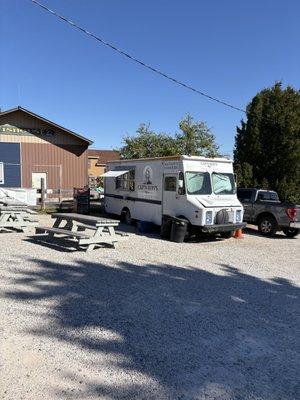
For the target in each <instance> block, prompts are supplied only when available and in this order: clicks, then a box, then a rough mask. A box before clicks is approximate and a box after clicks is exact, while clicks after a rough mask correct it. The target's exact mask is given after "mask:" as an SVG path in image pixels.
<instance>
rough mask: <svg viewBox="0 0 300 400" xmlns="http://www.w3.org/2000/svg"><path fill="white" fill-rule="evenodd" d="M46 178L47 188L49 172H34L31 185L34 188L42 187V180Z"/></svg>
mask: <svg viewBox="0 0 300 400" xmlns="http://www.w3.org/2000/svg"><path fill="white" fill-rule="evenodd" d="M42 179H44V182H45V189H47V172H32V175H31V186H32V188H33V189H41V180H42Z"/></svg>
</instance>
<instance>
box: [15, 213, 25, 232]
mask: <svg viewBox="0 0 300 400" xmlns="http://www.w3.org/2000/svg"><path fill="white" fill-rule="evenodd" d="M15 217H16V220H17V221H18V222H20V223H21V224H24V226H22V225H21V226H20V230H21V231H22V232H24V233H25V232H26V222H25V221H24V219H23V217H22V216H21V214H18V213H17V214H15Z"/></svg>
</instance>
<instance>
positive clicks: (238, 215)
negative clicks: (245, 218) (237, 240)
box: [235, 210, 242, 222]
mask: <svg viewBox="0 0 300 400" xmlns="http://www.w3.org/2000/svg"><path fill="white" fill-rule="evenodd" d="M235 220H236V222H242V210H237V211H236V214H235Z"/></svg>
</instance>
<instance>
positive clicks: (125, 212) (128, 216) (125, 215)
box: [121, 208, 132, 225]
mask: <svg viewBox="0 0 300 400" xmlns="http://www.w3.org/2000/svg"><path fill="white" fill-rule="evenodd" d="M121 217H122V221H123V222H124V224H126V225H132V218H131V214H130V211H129V210H128V208H125V209H124V210H123V211H122V214H121Z"/></svg>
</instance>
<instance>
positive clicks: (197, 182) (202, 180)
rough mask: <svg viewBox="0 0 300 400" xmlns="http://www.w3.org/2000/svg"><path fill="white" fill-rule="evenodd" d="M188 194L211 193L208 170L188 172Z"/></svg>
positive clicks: (186, 175)
mask: <svg viewBox="0 0 300 400" xmlns="http://www.w3.org/2000/svg"><path fill="white" fill-rule="evenodd" d="M185 178H186V188H187V192H188V194H195V195H196V194H211V183H210V176H209V173H208V172H186V174H185Z"/></svg>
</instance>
